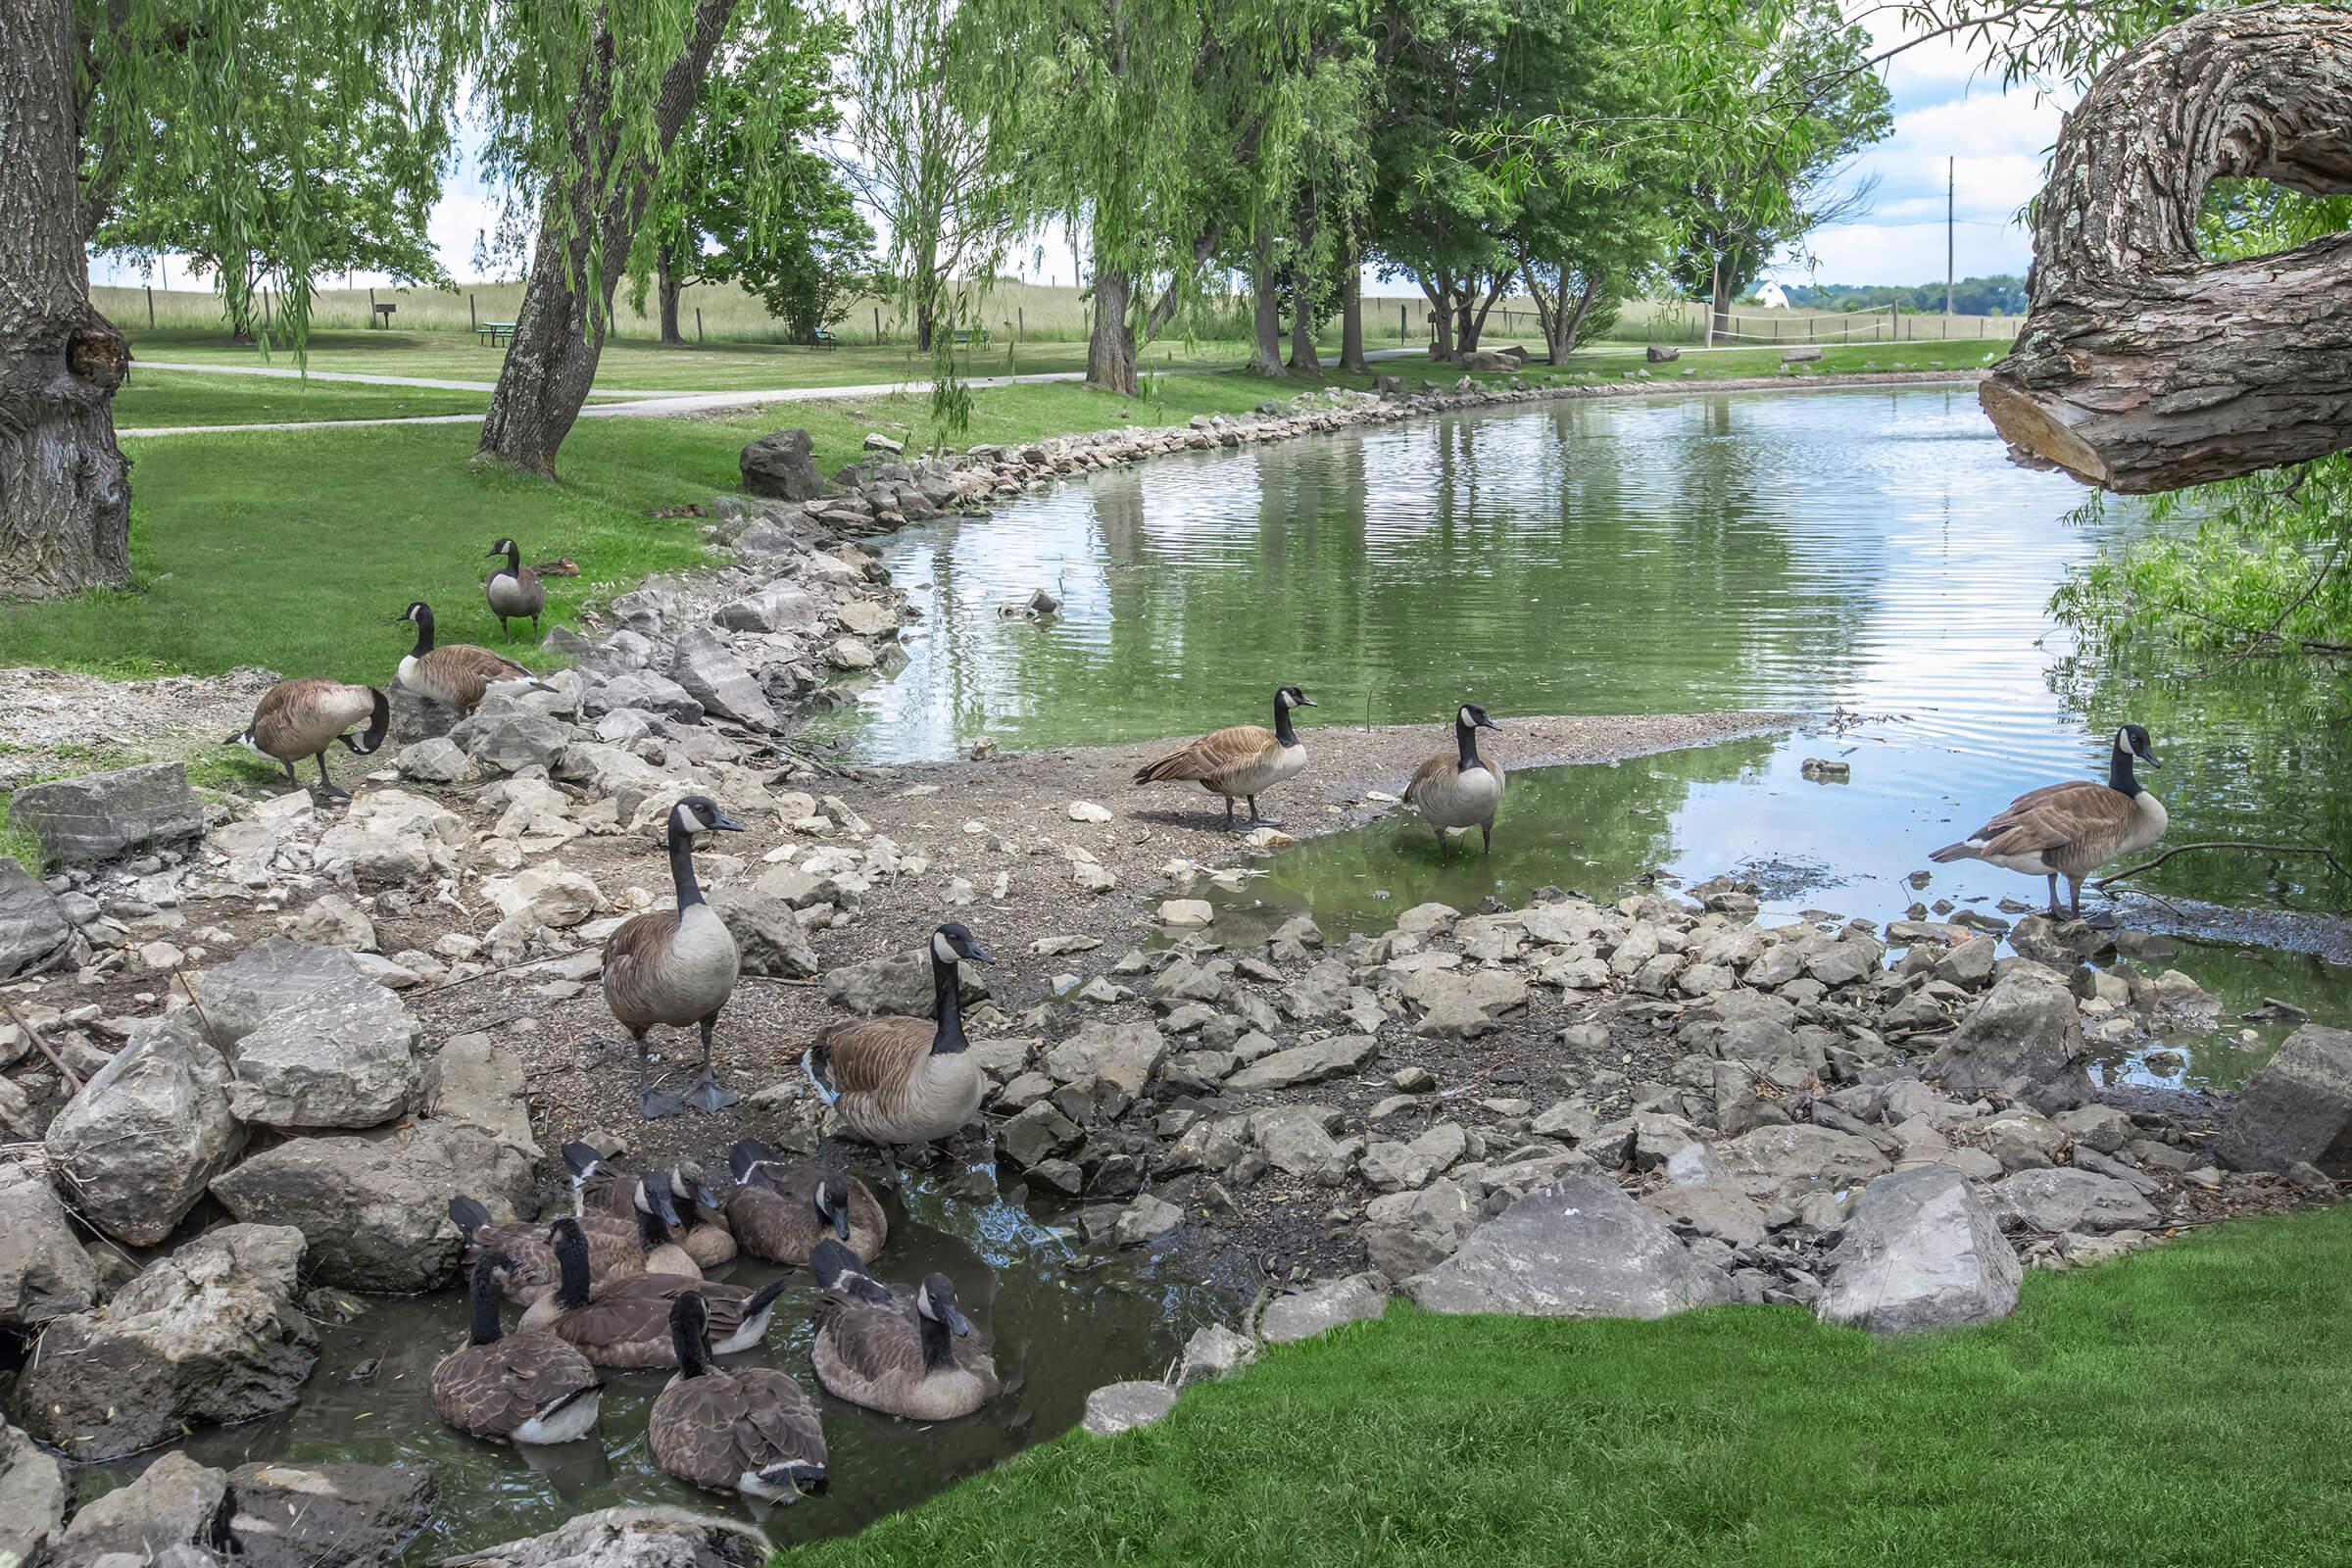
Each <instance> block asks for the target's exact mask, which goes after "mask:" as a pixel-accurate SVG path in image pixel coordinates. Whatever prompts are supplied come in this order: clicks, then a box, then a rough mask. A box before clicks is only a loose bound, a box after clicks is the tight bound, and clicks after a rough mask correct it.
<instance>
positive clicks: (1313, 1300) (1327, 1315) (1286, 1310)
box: [1257, 1274, 1389, 1345]
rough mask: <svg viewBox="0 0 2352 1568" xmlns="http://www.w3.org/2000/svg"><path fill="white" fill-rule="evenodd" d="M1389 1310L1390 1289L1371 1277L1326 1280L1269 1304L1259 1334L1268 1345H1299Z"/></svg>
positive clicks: (1260, 1320)
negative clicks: (1330, 1330)
mask: <svg viewBox="0 0 2352 1568" xmlns="http://www.w3.org/2000/svg"><path fill="white" fill-rule="evenodd" d="M1388 1309H1389V1291H1388V1287H1387V1286H1386V1285H1384V1284H1382V1283H1381V1281H1380V1280H1379V1279H1378V1278H1377V1277H1375V1276H1373V1275H1370V1274H1351V1275H1349V1276H1348V1278H1346V1279H1344V1280H1326V1281H1324V1282H1323V1283H1321V1284H1319V1285H1315V1286H1312V1287H1310V1288H1308V1289H1306V1290H1303V1291H1300V1292H1299V1293H1298V1294H1297V1295H1295V1296H1278V1297H1276V1298H1275V1299H1273V1300H1271V1301H1268V1302H1267V1303H1266V1310H1265V1315H1264V1316H1263V1317H1261V1318H1259V1319H1258V1323H1257V1332H1258V1335H1259V1336H1260V1337H1261V1338H1262V1339H1264V1341H1265V1342H1266V1343H1267V1344H1268V1345H1296V1344H1297V1343H1299V1341H1300V1340H1311V1339H1313V1338H1314V1337H1315V1336H1316V1335H1318V1334H1321V1333H1323V1332H1325V1331H1326V1330H1329V1329H1335V1328H1338V1327H1339V1326H1340V1325H1341V1324H1343V1323H1360V1322H1363V1321H1365V1320H1366V1319H1368V1318H1376V1317H1378V1316H1380V1315H1381V1314H1382V1313H1383V1312H1385V1311H1387V1310H1388Z"/></svg>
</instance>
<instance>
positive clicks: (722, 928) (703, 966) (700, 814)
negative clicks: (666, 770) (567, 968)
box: [604, 795, 743, 1120]
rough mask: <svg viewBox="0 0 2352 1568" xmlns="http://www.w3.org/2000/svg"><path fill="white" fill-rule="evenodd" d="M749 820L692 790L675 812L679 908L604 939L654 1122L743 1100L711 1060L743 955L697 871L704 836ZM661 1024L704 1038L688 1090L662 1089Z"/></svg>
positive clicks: (646, 1111)
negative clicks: (658, 1065) (656, 1052)
mask: <svg viewBox="0 0 2352 1568" xmlns="http://www.w3.org/2000/svg"><path fill="white" fill-rule="evenodd" d="M742 831H743V824H742V823H740V822H738V821H736V820H735V819H734V818H733V817H731V816H729V815H727V813H726V812H725V811H722V810H720V809H719V808H718V803H717V802H715V801H713V800H711V798H710V797H709V796H706V795H689V796H687V797H686V798H685V799H684V800H682V801H680V802H678V804H677V805H676V806H673V807H671V808H670V811H669V831H668V843H669V878H670V884H671V887H672V889H673V890H674V892H675V893H676V896H677V907H675V908H670V909H655V910H651V911H649V912H647V913H645V914H640V915H636V916H633V917H632V918H630V919H629V920H627V921H625V922H623V923H622V925H621V927H620V929H618V930H616V931H614V932H613V935H612V937H611V938H609V939H608V940H607V941H606V943H605V981H604V983H605V1005H607V1006H608V1007H610V1008H611V1009H612V1011H613V1017H614V1018H615V1019H617V1020H619V1023H620V1026H621V1027H622V1028H624V1029H626V1030H627V1031H628V1032H629V1036H630V1038H631V1039H633V1040H635V1041H636V1042H637V1112H638V1114H639V1115H641V1116H644V1117H646V1118H648V1119H649V1120H650V1119H652V1118H654V1117H658V1116H674V1115H676V1114H678V1113H679V1112H680V1111H682V1110H685V1109H686V1108H687V1107H688V1106H692V1107H693V1108H694V1109H696V1110H700V1111H705V1112H710V1111H717V1110H721V1109H724V1108H725V1107H726V1106H728V1105H732V1104H733V1103H735V1102H736V1101H738V1100H739V1099H741V1098H742V1097H741V1096H740V1095H738V1094H736V1093H735V1091H733V1090H732V1089H728V1088H725V1087H723V1086H722V1085H720V1083H719V1082H718V1079H717V1077H716V1075H715V1073H714V1072H713V1070H712V1068H711V1037H712V1035H713V1033H714V1032H715V1031H716V1029H717V1025H718V1012H719V1009H720V1008H721V1007H723V1006H725V1005H727V999H728V998H729V997H731V996H733V995H734V994H735V981H736V977H737V975H738V974H739V972H740V970H741V956H740V955H739V954H738V953H737V951H736V948H735V938H734V936H733V935H732V934H730V933H729V932H728V930H727V923H726V921H724V920H722V919H720V918H719V915H718V911H717V910H715V909H713V908H711V906H710V905H709V904H708V903H707V902H705V900H704V898H703V890H702V886H701V884H699V883H698V882H697V881H696V880H695V875H694V842H695V836H696V835H697V834H698V833H706V832H718V833H740V832H742ZM656 1024H667V1025H668V1026H670V1027H671V1028H673V1029H682V1028H685V1027H686V1026H687V1025H689V1024H692V1025H694V1026H695V1028H696V1029H697V1030H699V1031H700V1033H701V1035H702V1040H703V1071H702V1076H701V1077H700V1078H699V1079H697V1080H696V1082H695V1086H694V1087H693V1088H692V1089H691V1090H689V1091H687V1093H685V1094H684V1095H671V1094H664V1093H661V1092H659V1091H657V1090H656V1089H655V1087H654V1085H653V1082H652V1061H651V1058H650V1057H649V1056H648V1054H647V1046H646V1032H647V1031H648V1030H650V1029H651V1028H653V1026H654V1025H656Z"/></svg>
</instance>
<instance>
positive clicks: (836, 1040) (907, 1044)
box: [801, 921, 997, 1145]
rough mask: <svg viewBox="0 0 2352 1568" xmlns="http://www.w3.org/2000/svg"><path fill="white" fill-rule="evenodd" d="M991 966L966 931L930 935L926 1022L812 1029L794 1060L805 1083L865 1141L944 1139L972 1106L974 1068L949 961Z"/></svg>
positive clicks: (975, 1100)
mask: <svg viewBox="0 0 2352 1568" xmlns="http://www.w3.org/2000/svg"><path fill="white" fill-rule="evenodd" d="M958 958H969V959H971V960H972V961H973V962H975V963H994V962H996V961H997V960H996V957H995V956H993V955H992V954H990V953H989V951H988V950H987V949H986V948H983V947H982V946H980V944H979V942H978V941H976V940H975V939H974V938H973V936H972V934H971V932H969V931H967V930H965V929H964V928H963V927H962V926H960V925H957V924H956V923H954V922H952V921H951V922H950V923H949V924H947V925H943V926H941V927H940V928H939V929H938V930H937V931H935V932H933V933H932V935H931V990H932V995H933V996H934V997H935V998H936V999H937V1008H936V1010H937V1013H938V1017H937V1019H936V1020H934V1019H930V1018H896V1017H882V1018H858V1019H852V1020H849V1021H847V1022H844V1023H837V1024H833V1025H830V1026H829V1027H827V1028H825V1029H822V1030H820V1031H818V1033H817V1037H816V1043H815V1044H814V1045H812V1046H810V1047H809V1051H808V1053H807V1054H805V1055H804V1056H802V1058H801V1066H802V1069H803V1070H804V1071H806V1072H807V1073H808V1074H809V1082H810V1083H813V1084H814V1085H816V1092H817V1094H818V1095H819V1096H820V1097H822V1098H823V1100H824V1102H825V1103H826V1104H828V1105H831V1106H832V1107H833V1108H834V1109H836V1110H838V1111H840V1112H841V1119H842V1120H843V1121H845V1122H847V1123H849V1127H850V1131H851V1133H852V1134H853V1135H855V1136H856V1137H858V1138H862V1139H864V1140H865V1141H866V1142H867V1143H869V1144H883V1145H889V1144H927V1143H930V1142H931V1141H932V1140H933V1139H937V1138H946V1137H948V1136H949V1135H950V1134H952V1133H954V1132H955V1131H956V1129H957V1128H959V1127H961V1126H963V1125H964V1123H966V1122H968V1121H970V1120H971V1119H972V1117H973V1116H974V1115H976V1114H978V1112H979V1109H980V1090H981V1080H980V1068H979V1065H978V1063H976V1062H974V1061H973V1060H972V1058H971V1055H970V1054H969V1053H968V1052H967V1051H966V1050H965V1049H964V1048H965V1047H966V1046H968V1045H969V1044H970V1043H971V1042H969V1041H968V1040H966V1039H965V1038H964V1035H963V1005H962V1003H961V1002H960V1001H959V1000H958V998H957V996H956V985H957V980H956V960H957V959H958Z"/></svg>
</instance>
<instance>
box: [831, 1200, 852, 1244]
mask: <svg viewBox="0 0 2352 1568" xmlns="http://www.w3.org/2000/svg"><path fill="white" fill-rule="evenodd" d="M833 1234H834V1236H835V1237H837V1238H838V1239H839V1240H840V1241H842V1242H843V1243H845V1244H846V1243H847V1242H848V1241H849V1239H850V1208H849V1205H848V1204H847V1203H843V1204H840V1205H838V1206H837V1207H835V1208H834V1210H833Z"/></svg>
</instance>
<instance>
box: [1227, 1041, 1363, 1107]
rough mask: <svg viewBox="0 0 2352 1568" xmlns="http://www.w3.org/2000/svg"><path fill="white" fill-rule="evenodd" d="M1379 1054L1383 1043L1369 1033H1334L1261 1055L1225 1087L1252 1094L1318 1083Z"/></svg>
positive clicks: (1236, 1074)
mask: <svg viewBox="0 0 2352 1568" xmlns="http://www.w3.org/2000/svg"><path fill="white" fill-rule="evenodd" d="M1379 1054H1380V1042H1379V1041H1377V1040H1375V1039H1373V1038H1372V1037H1371V1036H1370V1035H1333V1036H1331V1037H1330V1038H1329V1039H1325V1040H1317V1041H1313V1042H1311V1043H1309V1044H1307V1045H1303V1046H1293V1047H1291V1048H1290V1049H1288V1050H1286V1051H1277V1052H1274V1053H1272V1054H1268V1055H1264V1056H1260V1057H1259V1058H1258V1059H1257V1060H1255V1061H1253V1062H1251V1063H1250V1065H1249V1066H1247V1067H1244V1068H1243V1069H1242V1070H1241V1071H1240V1072H1237V1073H1235V1074H1234V1075H1233V1076H1232V1077H1231V1078H1229V1079H1227V1080H1226V1081H1225V1088H1226V1089H1227V1090H1228V1091H1229V1092H1231V1093H1234V1094H1249V1093H1250V1092H1252V1091H1254V1090H1261V1089H1290V1088H1294V1087H1296V1086H1298V1085H1299V1084H1319V1083H1321V1082H1322V1081H1323V1080H1324V1079H1326V1078H1344V1077H1346V1076H1347V1075H1348V1074H1349V1073H1351V1072H1354V1071H1356V1070H1357V1069H1358V1068H1360V1067H1362V1066H1363V1065H1364V1064H1365V1063H1367V1062H1369V1061H1370V1060H1371V1059H1372V1058H1373V1057H1375V1056H1377V1055H1379Z"/></svg>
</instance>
